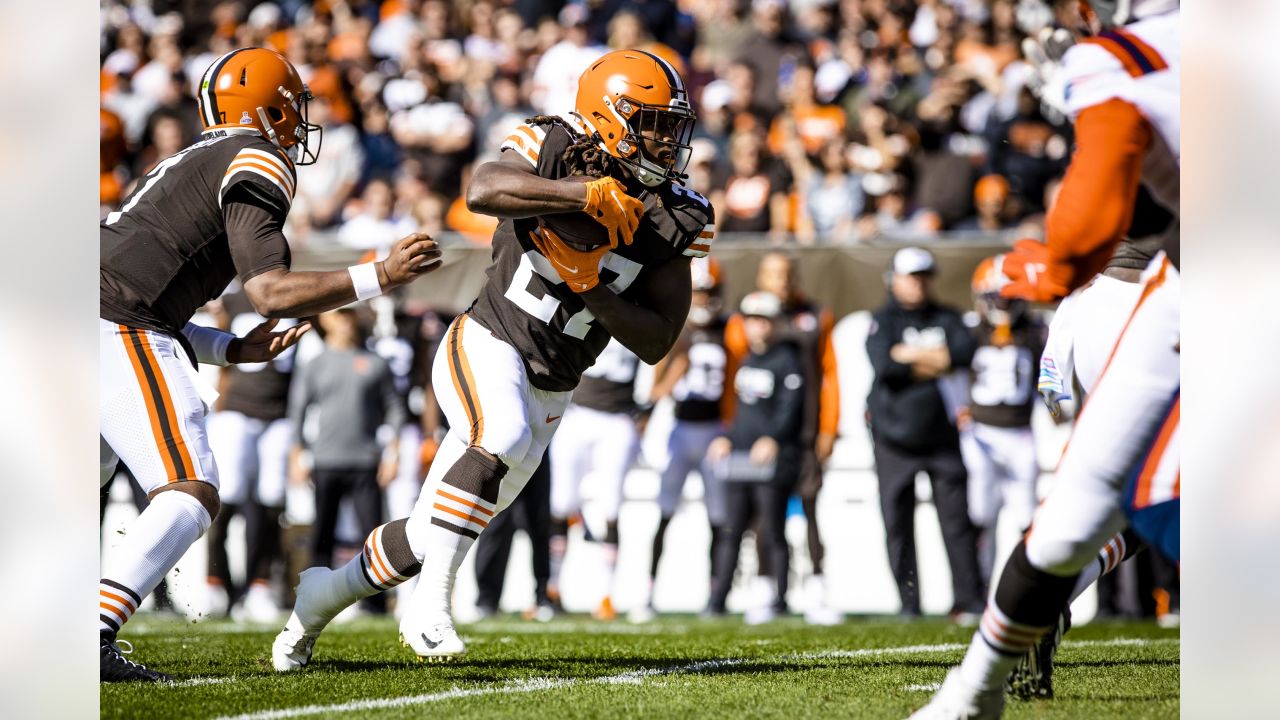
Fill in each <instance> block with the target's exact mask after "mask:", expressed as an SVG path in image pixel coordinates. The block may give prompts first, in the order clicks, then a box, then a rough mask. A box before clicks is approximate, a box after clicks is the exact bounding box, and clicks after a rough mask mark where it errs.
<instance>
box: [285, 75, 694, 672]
mask: <svg viewBox="0 0 1280 720" xmlns="http://www.w3.org/2000/svg"><path fill="white" fill-rule="evenodd" d="M693 123H694V115H693V111H692V109H691V108H690V105H689V101H688V94H687V93H686V91H685V87H684V82H683V81H682V80H681V79H680V76H679V75H678V74H677V73H676V72H675V70H674V69H672V67H671V66H670V65H669V64H668V63H667V62H665V61H663V60H661V59H659V58H658V57H656V56H654V55H651V54H649V53H645V52H641V51H637V50H619V51H615V52H611V53H609V54H607V55H605V56H603V57H601V58H600V59H599V60H597V61H596V62H595V63H593V64H592V65H591V66H590V67H589V68H588V69H587V70H586V71H585V72H584V73H583V74H582V77H581V79H580V81H579V84H578V94H577V98H576V102H575V108H574V111H573V112H571V113H567V114H565V115H563V116H539V117H534V118H531V119H530V120H528V121H527V122H526V123H524V124H522V125H520V126H519V127H517V128H516V129H515V131H514V132H513V133H511V135H510V136H509V137H508V138H507V140H506V142H504V143H503V145H502V149H503V152H502V154H501V156H500V158H499V159H498V160H496V161H494V162H490V163H486V164H484V165H481V166H480V167H479V168H477V169H476V172H475V175H474V178H473V179H472V181H471V184H470V186H469V187H468V188H467V204H468V206H469V207H470V208H471V209H472V210H474V211H477V212H482V213H485V214H488V215H493V216H496V217H498V218H500V219H501V223H500V224H499V226H498V229H497V230H496V231H495V232H494V236H493V262H492V264H491V265H490V267H489V269H488V271H487V275H488V280H487V282H486V283H485V285H484V287H483V288H482V290H481V291H480V296H479V298H477V299H476V300H475V302H473V303H472V305H471V307H470V308H469V309H468V310H467V312H465V313H463V314H462V315H461V316H459V317H458V318H457V320H455V321H454V323H453V324H452V325H451V326H450V328H449V331H448V335H447V337H446V340H445V344H444V345H443V346H441V348H440V351H439V352H438V353H437V355H436V358H435V365H434V367H433V371H432V372H433V377H434V382H435V385H436V387H439V388H450V387H451V388H452V389H453V390H452V391H451V392H444V391H441V392H440V393H439V399H440V405H441V407H442V409H443V410H444V412H445V415H446V416H447V417H448V419H449V426H450V429H449V434H448V435H447V436H446V438H445V440H444V442H443V443H442V444H441V446H440V449H439V452H438V454H437V456H436V460H435V462H434V463H433V464H432V466H431V471H430V473H429V474H428V475H427V479H426V482H425V483H424V485H423V488H422V494H421V496H420V497H419V500H418V503H417V506H416V507H415V508H414V510H413V513H412V514H411V515H410V516H409V517H408V518H405V519H401V520H396V521H393V522H390V523H388V524H386V525H383V526H381V527H379V528H377V529H376V530H374V531H373V532H372V533H371V534H370V535H369V537H368V539H367V540H366V542H365V545H364V552H363V553H362V554H361V555H360V556H359V557H357V558H355V559H353V560H352V561H351V562H350V563H349V564H348V565H347V566H345V567H343V568H340V569H338V570H333V571H331V570H328V569H326V568H311V569H309V570H307V571H305V572H304V573H303V574H302V576H301V578H300V582H299V585H298V593H297V594H298V600H297V604H296V605H295V607H294V610H293V614H292V615H291V616H290V617H289V620H288V622H287V623H286V625H285V628H284V630H283V631H282V632H281V633H280V634H279V635H278V636H277V637H276V640H275V643H274V645H273V646H272V660H273V663H274V665H275V668H276V669H277V670H280V671H286V670H292V669H296V668H300V667H302V666H304V665H306V664H307V663H308V662H309V661H310V659H311V651H312V647H313V644H314V643H315V640H316V637H317V636H318V635H319V633H320V631H321V630H322V629H323V628H324V626H325V625H326V624H327V623H328V622H329V620H331V619H332V618H333V617H334V616H335V615H336V614H337V613H338V612H339V611H341V610H342V609H343V608H345V607H347V606H348V605H350V604H351V603H353V602H355V601H357V600H359V599H360V598H362V597H366V596H369V595H372V594H374V593H377V592H381V591H383V590H386V589H388V588H391V587H394V586H396V585H398V584H399V583H401V582H404V581H405V580H406V579H408V578H409V577H411V576H413V575H419V573H420V575H419V581H418V587H417V589H416V590H415V591H414V594H413V597H412V598H411V599H410V601H409V607H408V609H407V611H406V613H405V614H404V616H403V619H402V620H401V622H400V637H401V640H402V641H403V642H404V643H406V644H407V645H408V646H409V647H410V648H412V649H413V651H414V652H415V653H416V654H417V655H418V656H419V657H421V658H424V659H429V660H447V659H452V658H457V657H460V656H462V655H463V654H464V653H465V652H466V649H465V647H464V646H463V644H462V641H461V640H460V639H459V637H458V634H457V632H455V631H454V627H453V618H452V616H451V613H450V596H451V595H452V592H453V583H454V577H455V575H456V574H457V571H458V567H459V566H460V565H461V564H462V559H463V558H464V557H465V556H466V554H467V551H468V550H469V549H470V548H471V546H472V544H473V543H475V541H476V538H477V537H478V536H479V535H480V533H482V532H484V529H485V527H486V526H487V525H488V523H489V521H490V520H491V519H492V518H493V517H494V516H495V515H496V514H497V513H499V512H502V510H503V509H504V508H506V507H507V506H508V505H509V504H510V503H511V501H512V500H513V499H515V497H516V495H517V494H519V492H520V490H521V488H523V487H524V485H525V483H526V482H527V481H528V479H529V476H530V475H531V474H532V473H533V471H534V469H535V468H536V467H537V466H538V463H539V462H540V461H541V459H542V454H543V451H544V450H545V449H546V448H547V445H548V443H549V442H550V441H551V436H552V434H553V433H554V432H555V430H556V427H557V426H558V424H559V422H560V418H561V416H562V415H564V412H565V409H566V408H567V407H568V404H569V397H570V395H571V394H572V392H573V389H574V388H575V387H576V386H577V384H578V381H579V379H580V378H581V376H582V373H583V371H585V370H586V369H587V368H589V367H590V366H591V365H592V363H593V362H595V359H596V356H597V355H599V354H600V352H601V351H602V350H603V349H604V347H605V345H606V344H607V343H608V342H609V339H610V338H611V337H612V338H616V339H617V340H618V341H619V342H621V343H622V344H623V345H624V346H626V347H627V348H628V349H629V350H631V351H632V352H634V353H635V354H636V355H637V356H639V357H640V359H641V360H643V361H645V362H647V363H656V362H658V361H659V360H661V359H662V358H663V356H665V355H666V354H667V352H668V351H669V350H670V349H671V347H672V346H673V345H674V344H675V341H676V338H677V337H678V336H679V334H680V330H681V328H682V327H683V326H684V321H685V316H686V315H687V314H688V312H689V302H690V295H691V292H692V290H691V281H690V271H689V262H690V258H694V257H702V256H705V255H706V254H707V252H708V251H709V250H710V244H711V241H712V238H713V237H714V234H715V227H714V224H713V223H714V213H713V211H712V209H711V205H710V203H708V202H707V200H706V198H704V197H702V196H701V195H699V194H698V193H696V192H694V191H692V190H690V189H688V188H686V187H685V186H683V185H681V184H680V183H679V182H678V180H679V179H681V178H682V177H683V176H682V175H681V170H682V169H683V167H684V164H685V162H686V160H687V158H688V152H689V139H690V136H691V134H692V131H693Z"/></svg>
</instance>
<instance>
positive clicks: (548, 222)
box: [538, 175, 609, 252]
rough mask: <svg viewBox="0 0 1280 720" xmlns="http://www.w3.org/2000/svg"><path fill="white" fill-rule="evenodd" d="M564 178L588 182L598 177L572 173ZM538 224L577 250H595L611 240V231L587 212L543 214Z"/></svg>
mask: <svg viewBox="0 0 1280 720" xmlns="http://www.w3.org/2000/svg"><path fill="white" fill-rule="evenodd" d="M564 179H565V180H572V181H574V182H582V183H587V182H591V181H592V180H595V179H596V178H593V177H591V176H589V175H570V176H569V177H566V178H564ZM538 225H540V226H542V227H545V228H549V229H550V230H552V231H553V232H555V234H556V235H559V236H560V237H561V239H563V240H564V241H565V243H566V244H567V245H568V246H569V247H571V248H573V249H575V250H580V251H584V252H585V251H587V250H594V249H596V248H598V247H600V246H601V245H605V244H608V242H609V231H608V230H606V229H605V226H604V225H601V224H600V223H598V222H596V221H595V218H593V217H591V216H590V215H588V214H586V213H585V212H567V213H555V214H553V215H542V216H540V217H539V218H538Z"/></svg>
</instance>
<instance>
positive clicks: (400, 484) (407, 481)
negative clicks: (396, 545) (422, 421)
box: [386, 422, 423, 617]
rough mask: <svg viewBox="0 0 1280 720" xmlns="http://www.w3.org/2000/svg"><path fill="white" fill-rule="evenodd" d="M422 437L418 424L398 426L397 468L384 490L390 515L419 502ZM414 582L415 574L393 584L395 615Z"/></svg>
mask: <svg viewBox="0 0 1280 720" xmlns="http://www.w3.org/2000/svg"><path fill="white" fill-rule="evenodd" d="M422 440H423V437H422V427H421V425H419V424H418V423H416V422H410V423H407V424H406V425H405V426H404V427H403V428H401V430H400V461H399V466H398V468H397V470H398V471H397V473H396V479H395V480H393V481H392V482H391V485H390V486H389V487H388V488H387V491H386V500H387V517H389V518H402V517H408V516H409V513H411V512H413V506H414V504H415V503H416V502H418V493H419V492H421V490H422ZM417 583H418V578H417V576H416V575H415V576H413V577H411V578H409V579H408V580H406V581H405V582H404V583H401V584H400V585H399V586H398V587H396V616H397V617H400V616H401V615H402V614H403V612H404V610H403V606H404V605H405V604H407V603H408V602H409V596H410V595H412V594H413V588H414V587H415V586H416V585H417Z"/></svg>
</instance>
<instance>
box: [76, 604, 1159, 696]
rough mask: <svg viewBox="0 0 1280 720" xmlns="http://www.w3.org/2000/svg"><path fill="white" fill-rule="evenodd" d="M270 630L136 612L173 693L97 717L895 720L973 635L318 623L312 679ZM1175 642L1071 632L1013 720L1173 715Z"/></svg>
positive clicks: (729, 625)
mask: <svg viewBox="0 0 1280 720" xmlns="http://www.w3.org/2000/svg"><path fill="white" fill-rule="evenodd" d="M275 630H276V628H274V627H273V628H266V627H242V626H236V625H232V624H230V623H218V622H210V623H201V624H199V625H192V624H189V623H184V622H181V621H176V620H175V621H162V620H156V619H152V618H146V617H139V618H137V619H135V620H134V621H133V622H131V623H129V626H128V628H126V630H125V632H124V634H123V635H122V638H124V639H128V640H130V641H131V642H133V643H134V645H135V648H136V654H135V655H134V656H133V657H134V658H135V659H137V660H140V661H142V662H143V663H146V664H148V665H150V666H151V667H154V668H157V669H161V670H164V671H166V672H169V673H171V674H173V675H175V676H177V677H178V678H179V681H178V682H177V683H176V684H173V685H162V686H158V685H104V686H102V695H101V698H102V700H101V703H102V704H101V708H102V717H103V718H147V719H148V720H156V719H159V718H183V719H184V720H197V719H203V718H226V717H242V718H259V719H261V720H266V719H267V718H292V717H308V718H329V717H335V718H336V717H341V718H378V719H380V720H381V719H385V718H410V717H415V718H416V717H423V716H432V717H444V718H450V720H459V719H461V718H557V719H563V718H571V717H572V718H578V717H585V718H597V717H601V718H607V717H646V718H648V717H684V718H687V717H758V718H787V719H788V720H795V719H796V718H801V717H819V716H821V717H839V718H904V717H906V716H907V715H908V714H909V713H910V712H911V711H912V710H914V709H915V708H917V707H919V706H921V705H923V704H924V703H925V701H926V700H927V699H928V697H929V694H930V691H931V690H932V689H933V688H934V687H936V685H937V683H939V682H941V680H942V677H943V675H944V674H945V673H946V670H947V668H948V667H949V666H951V665H952V664H954V663H956V662H958V661H959V659H960V657H961V655H962V653H963V648H964V647H965V646H966V645H967V643H968V641H969V639H970V638H971V637H972V630H971V629H964V628H959V627H955V626H953V625H951V624H950V623H947V622H945V621H942V620H931V621H923V622H917V623H902V622H896V621H894V620H886V619H854V620H850V621H849V622H846V623H845V624H844V625H841V626H838V627H834V628H814V627H808V626H805V625H804V624H802V623H801V622H800V621H799V620H796V619H788V620H785V621H781V622H778V623H774V624H772V625H768V626H762V627H746V626H744V625H742V624H741V622H740V621H738V620H733V619H729V620H720V621H702V620H698V619H695V618H691V617H671V618H665V619H663V620H660V621H658V622H655V623H652V624H649V625H642V626H634V625H628V624H626V623H622V622H618V623H597V622H593V621H591V620H589V619H582V618H565V619H559V620H556V621H553V622H551V623H547V624H538V623H532V622H525V621H522V620H519V619H516V618H503V619H495V620H489V621H485V622H482V623H480V624H477V625H472V626H466V627H463V628H460V631H461V634H462V637H463V639H464V640H465V641H466V642H467V644H468V655H467V658H466V660H464V661H461V662H457V663H453V664H449V665H435V664H423V663H419V662H417V661H416V660H415V659H414V658H413V655H412V653H410V651H409V650H408V649H406V648H403V647H401V646H400V644H399V643H398V641H397V639H396V625H395V623H394V621H392V620H389V619H377V620H374V619H370V620H359V621H356V622H353V623H350V624H347V625H340V626H335V627H331V628H329V629H328V630H327V631H326V632H325V634H324V636H322V637H321V639H320V641H319V643H317V646H316V653H315V657H314V659H313V661H312V664H311V666H310V667H309V668H307V669H306V670H304V671H302V672H300V673H295V674H290V675H278V674H276V673H274V672H272V670H271V664H270V644H271V639H272V637H273V635H274V632H275ZM1178 657H1179V640H1178V632H1177V631H1176V630H1162V629H1160V628H1157V627H1156V626H1155V625H1154V624H1149V623H1094V624H1091V625H1087V626H1084V627H1080V628H1077V629H1075V630H1073V631H1072V632H1071V633H1070V634H1069V635H1068V636H1067V640H1066V643H1065V646H1064V648H1063V650H1062V652H1061V653H1060V654H1059V656H1058V658H1059V671H1058V673H1057V675H1056V676H1055V678H1056V689H1057V694H1058V697H1057V699H1056V700H1053V701H1037V702H1032V703H1019V702H1015V701H1010V703H1009V705H1008V708H1007V711H1006V713H1005V716H1006V717H1008V718H1127V719H1128V718H1133V719H1136V718H1176V717H1178V687H1179V661H1178Z"/></svg>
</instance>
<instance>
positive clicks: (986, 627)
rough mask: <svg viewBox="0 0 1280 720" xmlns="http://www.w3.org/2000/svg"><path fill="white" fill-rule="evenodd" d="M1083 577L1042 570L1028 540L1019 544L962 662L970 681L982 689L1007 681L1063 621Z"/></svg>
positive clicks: (962, 671)
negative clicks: (1032, 556)
mask: <svg viewBox="0 0 1280 720" xmlns="http://www.w3.org/2000/svg"><path fill="white" fill-rule="evenodd" d="M1077 577H1078V574H1077V575H1072V576H1070V577H1062V576H1059V575H1052V574H1050V573H1047V572H1044V571H1043V570H1039V569H1037V568H1036V567H1035V566H1033V565H1032V564H1031V561H1030V560H1028V559H1027V546H1026V543H1025V541H1024V542H1020V543H1018V546H1017V547H1015V548H1014V549H1013V554H1012V555H1010V556H1009V561H1008V562H1006V563H1005V566H1004V569H1003V570H1002V571H1001V572H1000V580H999V584H998V585H997V586H996V591H995V594H994V597H993V598H992V600H991V602H989V603H988V604H987V609H986V611H985V612H983V614H982V622H981V623H980V624H979V625H978V632H977V633H975V634H974V638H973V643H972V644H971V645H970V646H969V652H968V653H966V654H965V657H964V662H963V663H961V665H960V674H961V675H962V676H963V677H964V678H965V679H966V680H967V681H968V683H969V684H970V685H971V686H973V687H976V688H981V689H990V688H996V687H999V686H1000V685H1001V684H1003V683H1004V681H1005V678H1007V677H1008V676H1009V673H1010V672H1012V671H1013V668H1014V666H1015V665H1017V663H1018V658H1019V657H1021V656H1022V654H1023V653H1025V652H1026V651H1027V650H1028V649H1029V648H1031V647H1032V646H1034V645H1035V644H1036V642H1037V641H1038V640H1039V639H1040V637H1041V636H1042V635H1044V634H1045V633H1046V632H1048V631H1049V629H1050V628H1052V627H1053V625H1054V623H1056V622H1057V621H1058V615H1060V614H1061V613H1062V610H1063V608H1065V607H1066V606H1067V603H1068V601H1069V600H1070V597H1071V592H1072V590H1073V589H1074V588H1075V584H1076V578H1077Z"/></svg>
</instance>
